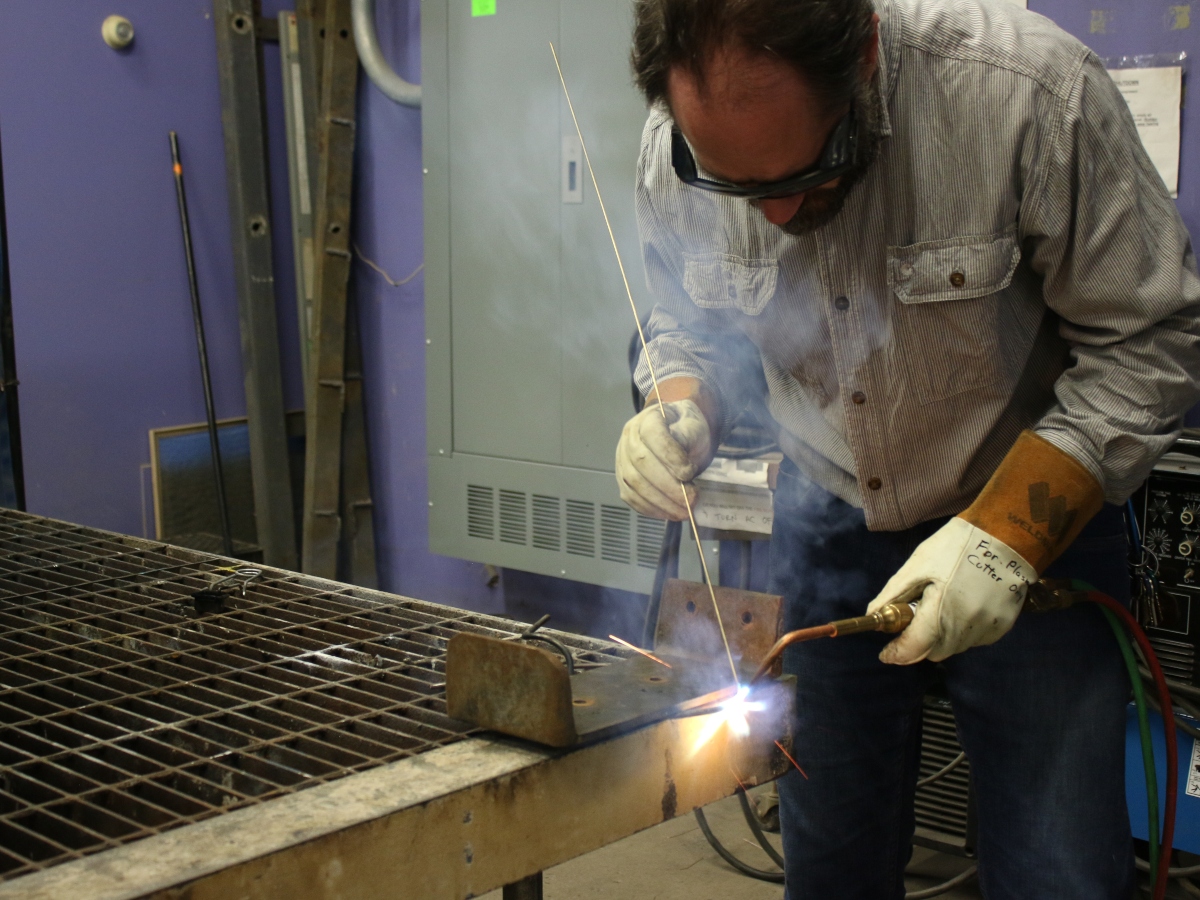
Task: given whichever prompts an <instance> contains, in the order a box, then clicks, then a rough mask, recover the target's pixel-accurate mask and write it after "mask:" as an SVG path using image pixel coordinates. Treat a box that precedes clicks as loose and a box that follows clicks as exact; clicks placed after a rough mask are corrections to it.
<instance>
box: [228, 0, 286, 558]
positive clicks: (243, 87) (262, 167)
mask: <svg viewBox="0 0 1200 900" xmlns="http://www.w3.org/2000/svg"><path fill="white" fill-rule="evenodd" d="M213 23H214V27H215V30H216V37H217V67H218V72H219V80H220V85H221V124H222V126H223V131H224V134H225V166H226V172H227V178H226V180H227V183H228V190H229V217H230V230H231V232H232V237H233V260H234V274H235V278H236V282H237V292H238V320H239V324H240V328H241V336H242V340H241V344H242V366H243V369H244V379H245V390H246V417H247V421H248V423H249V432H250V469H251V473H252V476H253V481H254V515H255V520H256V523H257V528H258V543H259V545H260V546H261V547H262V550H263V560H264V561H265V562H266V563H267V564H268V565H272V566H280V567H282V568H288V569H294V568H296V563H297V559H296V530H295V521H294V510H293V503H292V490H291V478H290V476H289V468H288V449H287V429H286V424H285V420H284V407H283V377H282V372H281V369H280V359H279V330H278V324H277V321H276V315H275V275H274V269H273V263H272V259H271V205H270V195H269V181H268V174H267V142H266V117H265V107H264V98H263V79H262V48H261V46H260V43H259V42H260V40H264V39H266V40H269V39H271V37H273V36H274V35H273V32H274V24H275V23H274V21H273V20H264V19H262V18H261V17H260V16H259V15H258V2H257V0H213Z"/></svg>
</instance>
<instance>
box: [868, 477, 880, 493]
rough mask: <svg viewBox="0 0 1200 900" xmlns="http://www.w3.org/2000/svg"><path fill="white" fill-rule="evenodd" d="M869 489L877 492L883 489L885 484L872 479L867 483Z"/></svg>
mask: <svg viewBox="0 0 1200 900" xmlns="http://www.w3.org/2000/svg"><path fill="white" fill-rule="evenodd" d="M867 487H869V488H870V489H871V490H873V491H877V490H879V489H880V488H881V487H883V482H882V481H880V480H879V479H878V478H872V479H870V480H869V481H868V482H867Z"/></svg>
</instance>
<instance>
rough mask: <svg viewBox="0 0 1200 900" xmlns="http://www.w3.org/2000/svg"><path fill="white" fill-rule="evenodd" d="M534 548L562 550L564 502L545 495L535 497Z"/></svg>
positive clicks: (535, 495)
mask: <svg viewBox="0 0 1200 900" xmlns="http://www.w3.org/2000/svg"><path fill="white" fill-rule="evenodd" d="M533 546H535V547H536V548H537V549H539V550H553V551H554V552H555V553H557V552H559V551H560V550H562V501H561V500H559V499H558V498H557V497H548V496H546V495H544V494H534V495H533Z"/></svg>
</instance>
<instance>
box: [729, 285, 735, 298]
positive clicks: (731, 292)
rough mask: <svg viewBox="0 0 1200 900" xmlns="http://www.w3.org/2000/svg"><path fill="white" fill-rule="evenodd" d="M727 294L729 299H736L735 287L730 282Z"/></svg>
mask: <svg viewBox="0 0 1200 900" xmlns="http://www.w3.org/2000/svg"><path fill="white" fill-rule="evenodd" d="M728 294H729V299H730V300H736V299H737V288H735V287H734V286H733V285H732V284H731V285H730V286H729V291H728Z"/></svg>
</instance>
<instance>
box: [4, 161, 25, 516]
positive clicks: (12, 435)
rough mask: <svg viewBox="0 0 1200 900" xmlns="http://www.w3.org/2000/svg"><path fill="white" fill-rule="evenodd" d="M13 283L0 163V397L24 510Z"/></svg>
mask: <svg viewBox="0 0 1200 900" xmlns="http://www.w3.org/2000/svg"><path fill="white" fill-rule="evenodd" d="M13 346H14V341H13V320H12V280H11V279H10V278H9V275H8V223H7V221H6V219H5V211H4V166H3V163H0V356H2V357H3V358H2V359H0V378H2V379H3V380H2V381H0V393H2V396H3V407H4V409H3V415H4V418H5V421H4V422H3V423H0V424H3V425H7V426H8V428H7V431H8V463H9V465H10V466H11V472H9V473H5V474H6V475H11V476H12V481H13V495H14V501H15V503H16V507H17V509H19V510H22V511H24V509H25V462H24V457H23V456H22V453H21V416H20V406H19V405H18V403H17V361H16V356H15V355H14V350H13Z"/></svg>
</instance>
